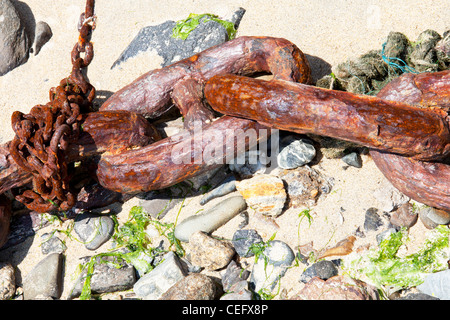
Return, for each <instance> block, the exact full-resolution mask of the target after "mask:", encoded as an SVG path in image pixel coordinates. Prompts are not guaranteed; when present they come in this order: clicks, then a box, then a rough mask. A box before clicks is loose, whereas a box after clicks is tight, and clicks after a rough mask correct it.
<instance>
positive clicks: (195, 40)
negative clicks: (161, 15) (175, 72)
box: [111, 8, 245, 69]
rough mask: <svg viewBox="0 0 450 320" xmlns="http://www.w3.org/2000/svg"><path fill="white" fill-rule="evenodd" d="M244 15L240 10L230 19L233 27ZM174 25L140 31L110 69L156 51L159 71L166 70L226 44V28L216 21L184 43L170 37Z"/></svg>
mask: <svg viewBox="0 0 450 320" xmlns="http://www.w3.org/2000/svg"><path fill="white" fill-rule="evenodd" d="M244 13H245V10H244V9H242V8H239V9H237V10H236V12H235V13H234V14H233V15H232V18H233V19H236V20H234V21H232V22H234V23H235V26H237V25H239V22H240V20H241V19H242V16H243V14H244ZM175 25H176V22H175V21H172V20H169V21H166V22H164V23H161V24H159V25H156V26H147V27H144V28H142V29H141V30H140V31H139V33H138V34H137V36H136V37H135V38H134V39H133V40H132V41H131V42H130V44H129V45H128V46H127V48H125V50H124V51H123V52H122V53H121V54H120V56H119V58H118V59H117V60H116V61H115V62H114V64H113V65H112V67H111V69H112V68H115V67H117V66H118V65H120V64H121V63H123V62H125V61H127V60H128V59H130V58H132V57H134V56H137V55H138V54H139V53H141V52H146V51H151V50H156V52H157V54H158V55H159V56H161V57H162V58H163V60H164V61H163V63H162V67H165V66H168V65H170V64H172V63H175V62H177V61H179V60H182V59H185V58H188V57H190V56H192V55H194V54H196V53H198V52H201V51H203V50H206V49H208V48H210V47H212V46H215V45H218V44H221V43H223V42H225V41H227V40H228V34H227V31H226V30H225V28H224V27H223V26H222V25H221V24H219V23H217V22H215V21H207V22H203V23H200V24H199V25H198V27H197V28H196V29H194V30H193V31H192V32H191V33H190V34H189V36H188V37H187V39H186V40H182V39H178V38H174V37H172V33H173V28H174V27H175Z"/></svg>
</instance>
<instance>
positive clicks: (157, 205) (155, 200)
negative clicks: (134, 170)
mask: <svg viewBox="0 0 450 320" xmlns="http://www.w3.org/2000/svg"><path fill="white" fill-rule="evenodd" d="M181 201H182V199H181V198H176V197H172V196H169V195H168V194H166V193H158V192H154V191H150V192H147V193H145V194H144V195H142V196H141V197H140V199H139V206H141V207H142V208H143V209H144V211H145V212H147V213H148V214H149V215H150V216H151V217H153V218H155V219H162V218H163V217H164V216H165V215H166V214H167V212H169V211H170V210H171V209H172V208H174V207H176V206H177V205H178V204H180V203H181Z"/></svg>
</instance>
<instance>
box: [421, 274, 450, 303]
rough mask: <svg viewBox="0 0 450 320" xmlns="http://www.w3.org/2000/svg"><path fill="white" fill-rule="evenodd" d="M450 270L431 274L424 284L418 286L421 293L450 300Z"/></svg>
mask: <svg viewBox="0 0 450 320" xmlns="http://www.w3.org/2000/svg"><path fill="white" fill-rule="evenodd" d="M449 282H450V269H447V270H444V271H440V272H435V273H431V274H429V275H428V276H427V277H426V278H425V280H424V282H423V283H422V284H420V285H418V286H417V289H418V290H419V291H420V292H421V293H425V294H428V295H430V296H432V297H436V298H438V299H441V300H450V286H449V285H448V284H449Z"/></svg>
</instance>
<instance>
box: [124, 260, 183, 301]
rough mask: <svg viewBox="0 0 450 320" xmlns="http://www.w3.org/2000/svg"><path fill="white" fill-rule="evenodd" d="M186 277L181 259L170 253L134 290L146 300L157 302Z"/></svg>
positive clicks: (142, 278)
mask: <svg viewBox="0 0 450 320" xmlns="http://www.w3.org/2000/svg"><path fill="white" fill-rule="evenodd" d="M186 275H187V273H186V271H185V269H184V268H183V266H182V264H181V263H180V260H179V258H178V257H177V255H176V254H175V253H174V252H172V251H170V252H168V253H167V254H166V255H165V256H164V260H163V261H162V262H161V263H160V264H158V265H157V266H156V267H155V268H154V269H153V270H152V271H150V272H149V273H147V274H146V275H144V276H143V277H141V278H140V279H139V280H138V281H137V282H136V283H135V284H134V286H133V290H134V292H135V293H136V295H137V296H138V297H140V298H142V299H144V300H157V299H159V298H160V297H161V296H162V295H163V293H165V292H166V291H167V290H168V289H169V288H170V287H172V286H173V285H174V284H175V283H177V282H178V281H180V280H181V279H183V278H184V277H185V276H186Z"/></svg>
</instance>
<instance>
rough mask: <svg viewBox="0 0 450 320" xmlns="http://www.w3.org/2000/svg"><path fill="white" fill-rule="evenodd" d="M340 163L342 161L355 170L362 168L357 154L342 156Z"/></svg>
mask: <svg viewBox="0 0 450 320" xmlns="http://www.w3.org/2000/svg"><path fill="white" fill-rule="evenodd" d="M342 161H344V162H345V163H346V164H348V165H349V166H352V167H355V168H362V160H361V156H360V155H359V153H358V152H352V153H349V154H347V155H345V156H343V157H342Z"/></svg>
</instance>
